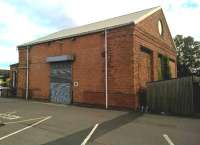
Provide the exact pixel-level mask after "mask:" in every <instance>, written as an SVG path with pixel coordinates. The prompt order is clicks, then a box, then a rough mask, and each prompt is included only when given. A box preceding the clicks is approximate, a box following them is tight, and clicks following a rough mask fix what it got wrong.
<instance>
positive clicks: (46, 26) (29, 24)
mask: <svg viewBox="0 0 200 145" xmlns="http://www.w3.org/2000/svg"><path fill="white" fill-rule="evenodd" d="M158 5H160V6H162V8H163V10H164V13H165V16H166V18H167V21H168V24H169V27H170V30H171V32H172V35H173V36H175V35H176V34H183V35H185V36H187V35H191V36H193V37H195V39H196V40H199V41H200V33H199V31H198V30H199V26H200V21H197V20H198V19H199V14H200V0H140V1H138V0H117V1H116V0H109V1H108V0H101V1H94V0H84V1H82V0H56V1H50V0H34V1H33V0H0V10H1V13H0V50H1V51H0V68H8V67H9V65H10V64H12V63H16V62H18V53H17V50H16V46H17V45H19V44H22V43H24V42H27V41H31V40H34V39H36V38H38V37H41V36H44V35H47V34H49V33H52V32H55V31H58V30H60V29H63V28H69V27H74V26H78V25H83V24H87V23H91V22H95V21H98V20H102V19H106V18H111V17H115V16H119V15H123V14H127V13H131V12H134V11H138V10H142V9H146V8H150V7H154V6H158Z"/></svg>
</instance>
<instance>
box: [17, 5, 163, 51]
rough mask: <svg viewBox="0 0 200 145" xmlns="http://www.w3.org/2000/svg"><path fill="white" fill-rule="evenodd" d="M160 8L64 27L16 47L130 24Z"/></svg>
mask: <svg viewBox="0 0 200 145" xmlns="http://www.w3.org/2000/svg"><path fill="white" fill-rule="evenodd" d="M160 9H161V7H153V8H150V9H145V10H142V11H138V12H134V13H131V14H127V15H123V16H119V17H115V18H111V19H107V20H104V21H99V22H96V23H91V24H87V25H83V26H79V27H74V28H70V29H64V30H61V31H58V32H55V33H52V34H50V35H47V36H45V37H41V38H39V39H36V40H34V41H30V42H28V43H24V44H22V45H19V46H18V47H23V46H28V45H34V44H39V43H44V42H48V41H52V40H58V39H62V38H68V37H73V36H77V35H83V34H87V33H92V32H97V31H101V30H103V29H106V28H113V27H117V26H122V25H125V24H130V23H134V24H137V23H138V22H140V21H142V20H143V19H145V18H146V17H148V16H149V15H151V14H153V13H154V12H156V11H158V10H160Z"/></svg>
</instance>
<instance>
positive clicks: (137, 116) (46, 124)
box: [0, 98, 200, 145]
mask: <svg viewBox="0 0 200 145" xmlns="http://www.w3.org/2000/svg"><path fill="white" fill-rule="evenodd" d="M0 122H1V123H0V145H85V144H87V145H200V119H197V118H186V117H175V116H164V115H152V114H141V113H135V112H131V111H116V110H104V109H95V108H87V107H79V106H74V105H68V106H67V105H58V104H52V103H42V102H35V101H29V102H26V101H25V100H21V99H9V98H0Z"/></svg>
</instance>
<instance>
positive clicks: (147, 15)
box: [135, 6, 162, 24]
mask: <svg viewBox="0 0 200 145" xmlns="http://www.w3.org/2000/svg"><path fill="white" fill-rule="evenodd" d="M161 9H162V8H161V7H160V6H159V7H158V8H156V9H154V10H152V11H151V12H149V13H147V14H146V15H144V16H142V17H140V18H139V19H137V20H135V24H138V23H139V22H141V21H143V20H144V19H146V18H147V17H149V16H150V15H152V14H153V13H155V12H157V11H158V10H161Z"/></svg>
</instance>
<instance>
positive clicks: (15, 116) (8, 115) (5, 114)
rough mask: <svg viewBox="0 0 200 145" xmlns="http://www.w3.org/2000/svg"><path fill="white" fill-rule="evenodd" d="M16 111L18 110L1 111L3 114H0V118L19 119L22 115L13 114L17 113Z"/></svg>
mask: <svg viewBox="0 0 200 145" xmlns="http://www.w3.org/2000/svg"><path fill="white" fill-rule="evenodd" d="M15 113H16V111H13V112H6V113H1V114H0V118H3V119H7V120H14V119H19V118H21V117H20V116H17V115H13V114H15Z"/></svg>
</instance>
